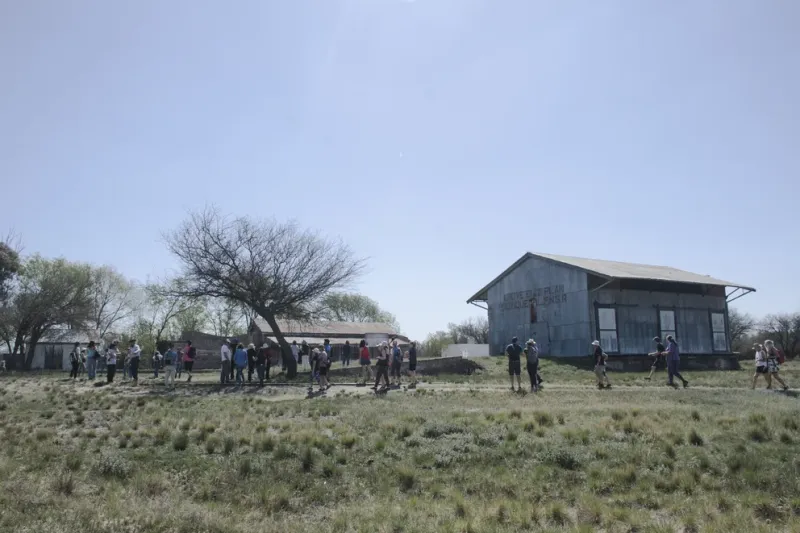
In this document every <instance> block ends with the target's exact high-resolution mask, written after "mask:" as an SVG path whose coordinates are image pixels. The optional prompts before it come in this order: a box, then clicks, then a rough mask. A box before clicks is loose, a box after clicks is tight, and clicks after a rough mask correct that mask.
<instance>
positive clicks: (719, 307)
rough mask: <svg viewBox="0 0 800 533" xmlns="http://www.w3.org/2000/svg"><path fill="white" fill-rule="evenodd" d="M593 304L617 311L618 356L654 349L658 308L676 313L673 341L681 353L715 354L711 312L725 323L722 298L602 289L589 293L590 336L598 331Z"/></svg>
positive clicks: (657, 326)
mask: <svg viewBox="0 0 800 533" xmlns="http://www.w3.org/2000/svg"><path fill="white" fill-rule="evenodd" d="M595 304H601V305H612V306H614V307H615V308H616V310H617V329H618V332H619V353H621V354H629V355H633V354H645V353H648V352H651V351H652V350H653V348H654V345H653V342H652V339H653V337H655V336H656V335H660V331H659V317H658V312H659V309H669V310H674V311H675V322H676V327H677V333H676V339H677V341H678V344H679V346H680V348H681V353H683V354H710V353H713V352H714V350H713V344H712V342H713V341H712V335H711V319H710V312H712V311H715V312H723V313H725V317H726V320H725V321H726V324H727V304H726V302H725V297H724V296H708V295H707V296H703V295H700V294H675V293H666V292H649V291H634V290H609V289H601V290H599V291H596V292H594V293H591V303H590V306H591V307H592V312H591V332H592V335H596V331H597V329H596V314H595V310H594V307H595Z"/></svg>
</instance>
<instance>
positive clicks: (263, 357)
mask: <svg viewBox="0 0 800 533" xmlns="http://www.w3.org/2000/svg"><path fill="white" fill-rule="evenodd" d="M267 361H269V351H268V348H267V343H266V342H265V343H264V344H263V345H262V346H261V348H259V349H258V353H256V372H257V373H258V386H259V387H263V386H264V377H265V375H266V379H269V374H268V373H267Z"/></svg>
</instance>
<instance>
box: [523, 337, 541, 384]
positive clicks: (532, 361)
mask: <svg viewBox="0 0 800 533" xmlns="http://www.w3.org/2000/svg"><path fill="white" fill-rule="evenodd" d="M525 344H526V346H525V362H526V363H527V364H526V368H527V370H528V377H529V378H530V380H531V392H539V348H538V347H537V346H536V341H535V340H533V339H530V340H528V342H527V343H525Z"/></svg>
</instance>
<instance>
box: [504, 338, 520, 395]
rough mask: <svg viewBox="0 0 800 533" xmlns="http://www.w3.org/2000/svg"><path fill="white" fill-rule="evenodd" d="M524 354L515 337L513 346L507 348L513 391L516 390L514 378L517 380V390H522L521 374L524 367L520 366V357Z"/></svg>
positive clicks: (512, 340) (512, 341) (509, 374)
mask: <svg viewBox="0 0 800 533" xmlns="http://www.w3.org/2000/svg"><path fill="white" fill-rule="evenodd" d="M521 354H522V346H520V345H519V339H517V338H516V337H514V338H513V339H511V344H509V345H508V346H506V355H507V356H508V376H509V378H510V379H511V390H512V391H513V390H515V389H514V377H516V378H517V389H516V390H520V391H521V390H522V381H521V379H520V374H521V373H522V365H521V364H520V360H519V358H520V355H521Z"/></svg>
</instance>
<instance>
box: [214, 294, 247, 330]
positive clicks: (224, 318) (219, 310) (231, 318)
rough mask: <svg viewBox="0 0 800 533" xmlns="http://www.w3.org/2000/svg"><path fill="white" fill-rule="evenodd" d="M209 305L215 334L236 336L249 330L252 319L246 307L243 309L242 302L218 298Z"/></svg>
mask: <svg viewBox="0 0 800 533" xmlns="http://www.w3.org/2000/svg"><path fill="white" fill-rule="evenodd" d="M209 307H210V312H209V322H210V325H211V331H212V333H213V334H214V335H216V336H218V337H236V336H239V335H244V334H245V333H246V332H247V328H248V327H249V325H250V322H251V320H252V319H251V318H250V315H249V314H246V313H245V312H244V311H245V310H246V308H244V309H243V307H242V304H241V303H239V302H232V301H230V300H226V299H223V298H216V299H214V300H212V303H211V304H210V306H209Z"/></svg>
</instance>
